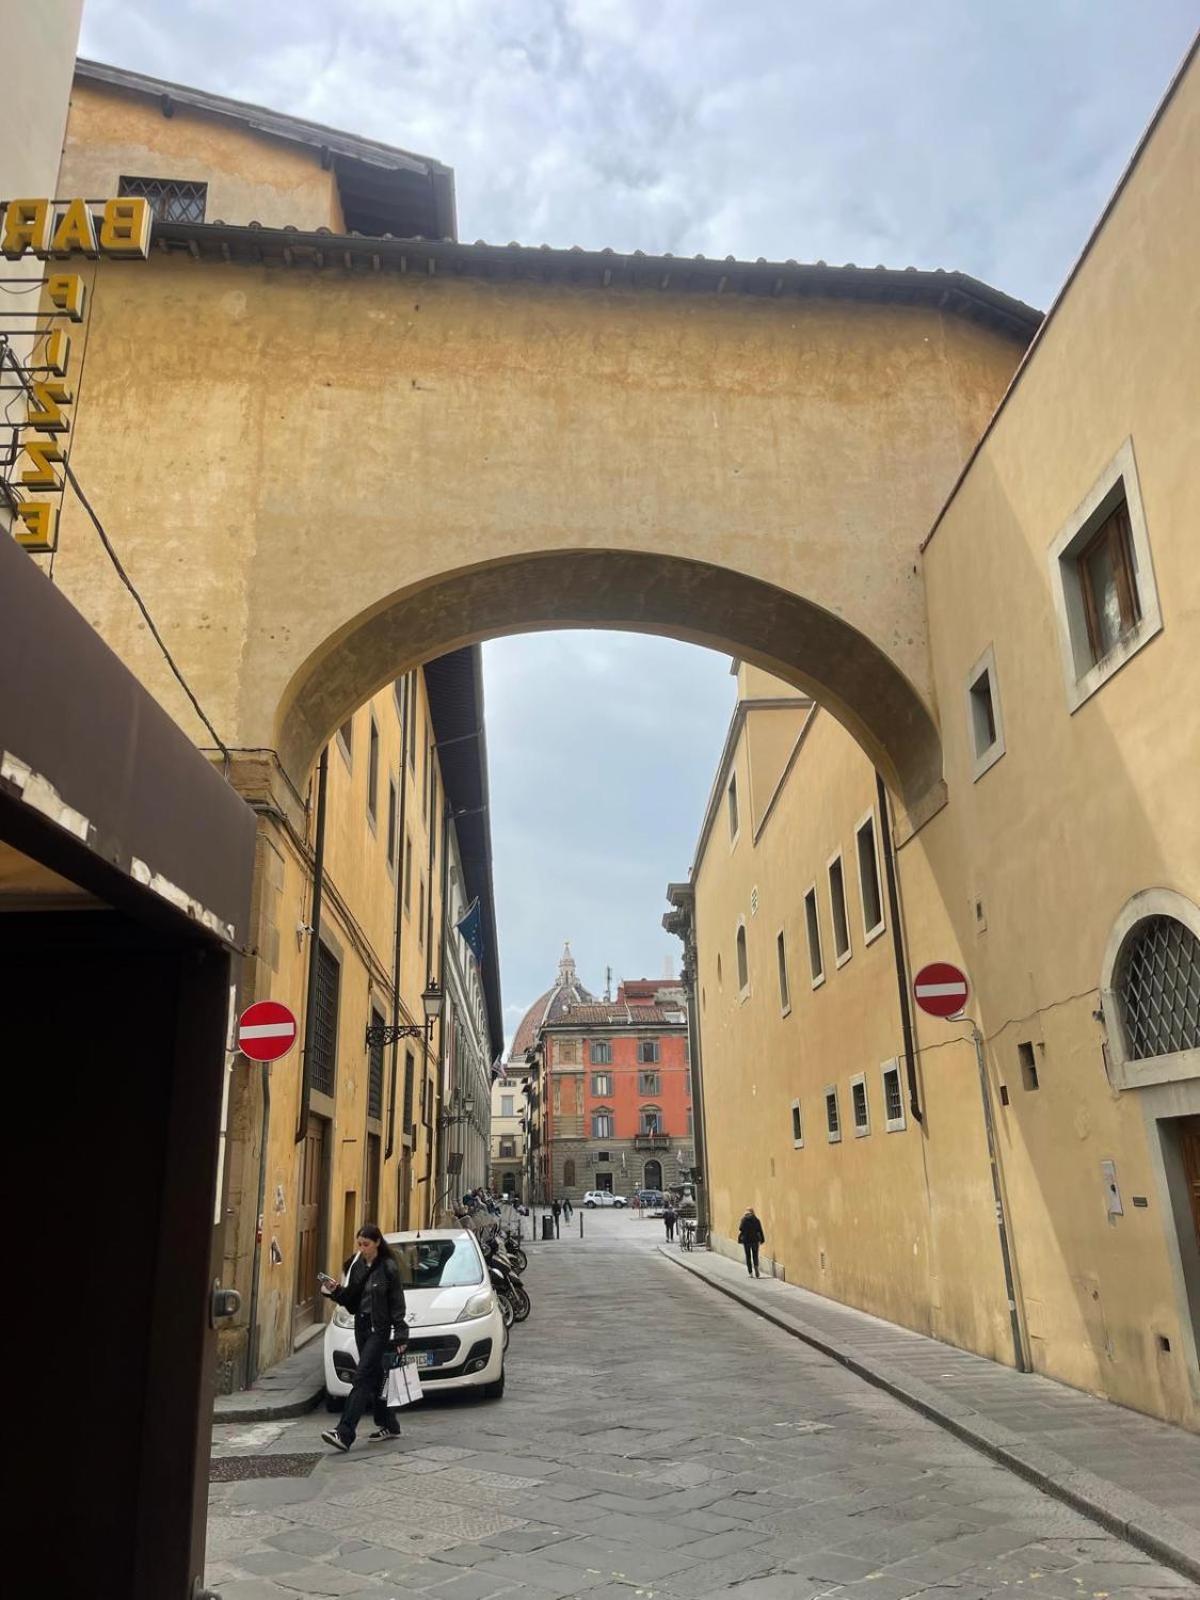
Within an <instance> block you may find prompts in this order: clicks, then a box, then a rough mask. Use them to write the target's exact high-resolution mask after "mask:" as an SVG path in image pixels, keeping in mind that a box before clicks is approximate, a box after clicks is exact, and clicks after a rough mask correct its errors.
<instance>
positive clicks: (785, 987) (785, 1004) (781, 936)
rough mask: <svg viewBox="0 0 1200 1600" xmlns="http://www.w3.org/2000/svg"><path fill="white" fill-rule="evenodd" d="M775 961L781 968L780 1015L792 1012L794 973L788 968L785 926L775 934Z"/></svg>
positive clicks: (783, 1015)
mask: <svg viewBox="0 0 1200 1600" xmlns="http://www.w3.org/2000/svg"><path fill="white" fill-rule="evenodd" d="M775 963H776V966H777V967H778V969H779V1015H780V1016H781V1017H790V1016H791V1014H792V975H791V972H790V971H789V970H788V956H787V935H786V933H785V931H784V929H783V928H780V929H778V930H777V931H776V934H775Z"/></svg>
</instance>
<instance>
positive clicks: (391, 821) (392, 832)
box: [387, 778, 397, 867]
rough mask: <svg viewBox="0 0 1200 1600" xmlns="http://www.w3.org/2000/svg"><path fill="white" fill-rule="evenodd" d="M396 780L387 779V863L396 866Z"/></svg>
mask: <svg viewBox="0 0 1200 1600" xmlns="http://www.w3.org/2000/svg"><path fill="white" fill-rule="evenodd" d="M396 821H397V817H396V780H395V779H394V778H389V779H388V818H387V862H388V866H389V867H394V866H395V865H396Z"/></svg>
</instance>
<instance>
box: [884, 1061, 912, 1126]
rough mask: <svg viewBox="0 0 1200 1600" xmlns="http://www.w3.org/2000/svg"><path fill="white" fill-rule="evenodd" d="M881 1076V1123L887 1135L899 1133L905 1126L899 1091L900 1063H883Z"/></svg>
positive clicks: (902, 1096)
mask: <svg viewBox="0 0 1200 1600" xmlns="http://www.w3.org/2000/svg"><path fill="white" fill-rule="evenodd" d="M881 1072H882V1076H883V1121H884V1127H885V1128H886V1129H887V1131H888V1133H900V1132H901V1131H902V1130H903V1128H904V1127H905V1126H906V1125H907V1124H906V1119H905V1115H904V1095H903V1094H902V1093H901V1090H900V1063H899V1062H898V1061H885V1062H884V1063H883V1067H882V1068H881Z"/></svg>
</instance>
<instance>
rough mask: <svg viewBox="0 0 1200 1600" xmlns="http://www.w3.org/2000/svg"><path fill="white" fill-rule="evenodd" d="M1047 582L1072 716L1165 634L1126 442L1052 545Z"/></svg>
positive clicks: (1133, 465) (1134, 471) (1134, 469)
mask: <svg viewBox="0 0 1200 1600" xmlns="http://www.w3.org/2000/svg"><path fill="white" fill-rule="evenodd" d="M1050 575H1051V589H1052V594H1053V600H1054V609H1055V618H1056V621H1057V624H1058V633H1059V648H1060V651H1061V654H1062V663H1063V674H1064V678H1065V681H1066V689H1067V707H1068V710H1070V711H1075V710H1077V709H1078V708H1079V707H1080V706H1081V705H1082V704H1083V702H1084V701H1085V700H1087V699H1088V698H1089V697H1090V696H1091V695H1093V694H1095V692H1096V690H1097V689H1098V688H1099V687H1100V686H1101V684H1103V683H1105V682H1106V681H1107V680H1108V679H1109V678H1110V677H1111V676H1112V675H1113V673H1114V672H1117V671H1119V669H1120V668H1121V667H1122V666H1124V664H1125V663H1126V662H1127V661H1128V660H1129V659H1130V657H1131V656H1133V655H1136V654H1137V652H1138V651H1139V650H1141V649H1142V648H1143V646H1144V645H1146V644H1148V643H1149V642H1150V640H1151V639H1152V638H1153V637H1154V636H1155V635H1156V634H1157V633H1159V632H1160V631H1161V629H1162V612H1161V609H1160V607H1159V601H1158V589H1157V587H1156V585H1155V580H1154V566H1153V563H1152V561H1151V557H1150V540H1149V537H1148V534H1147V531H1146V517H1145V512H1144V510H1143V508H1142V496H1141V490H1140V487H1139V485H1138V476H1137V466H1136V463H1135V461H1134V456H1133V441H1132V440H1131V439H1126V441H1125V443H1124V444H1123V445H1122V446H1121V448H1120V449H1119V450H1118V451H1117V453H1116V455H1115V456H1114V457H1113V459H1112V460H1111V461H1110V462H1109V464H1108V466H1107V467H1105V469H1104V471H1103V472H1102V473H1101V474H1100V477H1099V478H1098V479H1097V480H1096V482H1095V483H1094V484H1093V486H1092V488H1091V490H1090V492H1089V493H1088V495H1087V497H1086V498H1085V500H1084V501H1083V503H1082V504H1081V505H1080V506H1079V507H1078V508H1077V509H1076V511H1075V512H1074V513H1073V514H1072V515H1071V517H1070V518H1069V519H1068V520H1067V522H1066V524H1065V525H1064V526H1063V527H1062V528H1061V529H1060V530H1059V532H1058V534H1057V536H1056V537H1055V539H1054V540H1053V542H1052V544H1051V546H1050Z"/></svg>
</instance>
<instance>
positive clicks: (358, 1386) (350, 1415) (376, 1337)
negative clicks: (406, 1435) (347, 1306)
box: [338, 1328, 397, 1444]
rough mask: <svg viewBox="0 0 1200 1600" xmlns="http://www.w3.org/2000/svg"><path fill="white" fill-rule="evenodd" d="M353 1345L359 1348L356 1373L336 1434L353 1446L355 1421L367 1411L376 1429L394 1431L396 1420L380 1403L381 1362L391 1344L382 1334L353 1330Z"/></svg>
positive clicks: (381, 1385)
mask: <svg viewBox="0 0 1200 1600" xmlns="http://www.w3.org/2000/svg"><path fill="white" fill-rule="evenodd" d="M354 1342H355V1344H356V1345H357V1346H358V1370H357V1371H356V1372H355V1374H354V1387H353V1388H352V1389H351V1391H350V1393H349V1394H348V1395H347V1396H346V1404H345V1405H344V1406H343V1407H342V1420H341V1421H340V1422H339V1423H338V1432H339V1433H340V1434H341V1436H342V1438H343V1439H345V1440H346V1441H347V1443H349V1444H353V1442H354V1436H355V1434H356V1433H357V1432H358V1419H359V1418H360V1417H361V1416H362V1414H363V1412H364V1411H366V1410H367V1408H368V1407H370V1408H371V1414H372V1416H373V1417H374V1419H375V1426H376V1427H377V1428H387V1429H388V1430H389V1431H390V1432H392V1433H395V1432H396V1431H397V1428H396V1419H395V1417H393V1416H392V1414H391V1412H390V1411H389V1410H388V1408H387V1407H386V1406H385V1405H384V1403H383V1358H384V1355H385V1354H386V1352H387V1348H388V1346H389V1344H390V1343H391V1340H390V1339H388V1338H387V1336H386V1335H385V1334H382V1333H370V1332H368V1331H367V1329H365V1328H364V1329H362V1330H361V1332H360V1330H359V1329H358V1328H355V1330H354Z"/></svg>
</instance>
